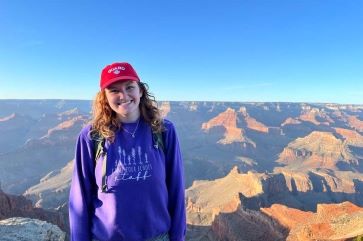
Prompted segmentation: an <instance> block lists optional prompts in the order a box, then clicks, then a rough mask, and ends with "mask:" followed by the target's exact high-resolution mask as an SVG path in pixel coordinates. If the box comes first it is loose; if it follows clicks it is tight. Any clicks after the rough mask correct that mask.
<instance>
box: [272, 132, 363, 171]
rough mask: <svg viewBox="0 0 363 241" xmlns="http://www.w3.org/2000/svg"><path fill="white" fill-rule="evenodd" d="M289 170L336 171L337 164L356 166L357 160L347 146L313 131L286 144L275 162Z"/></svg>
mask: <svg viewBox="0 0 363 241" xmlns="http://www.w3.org/2000/svg"><path fill="white" fill-rule="evenodd" d="M277 162H278V163H283V164H285V165H287V166H289V168H290V169H291V170H295V169H299V168H303V169H311V168H328V169H333V170H338V169H339V167H338V162H344V163H347V165H353V166H358V165H359V162H358V159H357V158H356V157H355V156H353V155H352V154H351V152H350V151H349V148H348V146H347V145H346V143H344V142H343V141H342V140H340V139H338V138H336V137H335V136H334V135H333V134H332V133H330V132H319V131H313V132H312V133H311V134H309V135H308V136H306V137H303V138H298V139H296V140H295V141H293V142H291V143H289V144H288V146H287V147H286V148H284V150H283V151H282V153H281V154H280V156H279V159H278V160H277Z"/></svg>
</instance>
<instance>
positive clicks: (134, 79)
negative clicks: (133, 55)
mask: <svg viewBox="0 0 363 241" xmlns="http://www.w3.org/2000/svg"><path fill="white" fill-rule="evenodd" d="M121 80H123V81H128V80H131V81H140V80H139V79H138V78H136V77H135V76H119V77H116V78H113V79H111V80H109V81H108V82H107V83H106V84H104V85H103V86H101V89H102V90H103V89H105V88H107V87H108V86H110V85H112V84H113V83H115V82H118V81H121Z"/></svg>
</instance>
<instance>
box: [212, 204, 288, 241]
mask: <svg viewBox="0 0 363 241" xmlns="http://www.w3.org/2000/svg"><path fill="white" fill-rule="evenodd" d="M211 230H212V232H213V234H214V236H215V237H216V240H226V241H227V240H228V241H242V240H245V241H260V240H264V241H283V240H285V239H286V235H287V230H286V229H285V228H284V227H282V226H281V225H280V224H279V223H278V222H276V221H274V220H273V219H272V218H270V217H268V216H266V215H264V214H262V213H261V212H259V211H253V210H246V209H242V208H238V210H237V211H236V212H233V213H221V214H219V215H218V216H217V217H216V218H215V220H214V221H213V223H212V227H211Z"/></svg>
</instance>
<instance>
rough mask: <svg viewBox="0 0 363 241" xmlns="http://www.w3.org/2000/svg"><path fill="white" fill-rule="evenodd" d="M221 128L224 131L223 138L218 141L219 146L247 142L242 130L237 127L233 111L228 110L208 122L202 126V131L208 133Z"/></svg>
mask: <svg viewBox="0 0 363 241" xmlns="http://www.w3.org/2000/svg"><path fill="white" fill-rule="evenodd" d="M216 126H222V127H224V129H225V133H224V138H223V139H221V140H219V141H218V143H221V144H231V143H233V142H247V141H248V140H247V139H246V138H245V136H244V130H243V129H241V128H238V127H237V113H236V111H235V110H234V109H232V108H228V109H227V110H226V111H225V112H222V113H220V114H219V115H218V116H216V117H214V118H213V119H211V120H210V121H208V122H205V123H203V124H202V130H204V131H206V132H208V131H209V130H210V129H211V128H213V127H216Z"/></svg>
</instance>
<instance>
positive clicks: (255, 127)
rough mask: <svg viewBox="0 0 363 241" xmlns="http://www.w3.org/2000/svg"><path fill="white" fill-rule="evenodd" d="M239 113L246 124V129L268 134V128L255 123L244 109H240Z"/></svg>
mask: <svg viewBox="0 0 363 241" xmlns="http://www.w3.org/2000/svg"><path fill="white" fill-rule="evenodd" d="M239 112H240V113H241V114H242V116H243V117H244V120H245V122H246V123H247V127H248V128H250V129H251V130H255V131H260V132H264V133H268V127H267V126H265V125H264V124H263V123H261V122H259V121H257V120H256V119H255V118H253V117H251V116H250V115H249V114H248V113H247V110H246V108H245V107H241V108H240V109H239Z"/></svg>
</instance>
